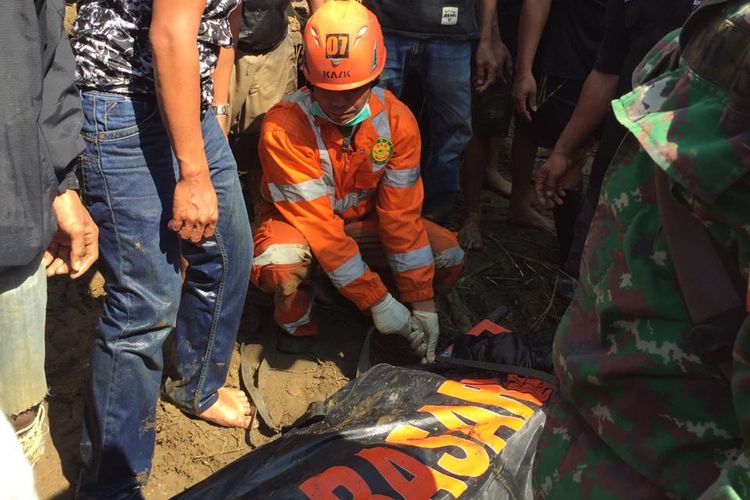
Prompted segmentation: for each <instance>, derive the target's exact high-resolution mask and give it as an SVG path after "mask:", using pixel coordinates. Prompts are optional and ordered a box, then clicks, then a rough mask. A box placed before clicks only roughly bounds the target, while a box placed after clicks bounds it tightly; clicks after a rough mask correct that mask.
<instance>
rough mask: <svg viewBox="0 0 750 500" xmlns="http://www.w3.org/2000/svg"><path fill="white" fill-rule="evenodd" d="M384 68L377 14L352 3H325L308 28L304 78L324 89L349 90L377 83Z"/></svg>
mask: <svg viewBox="0 0 750 500" xmlns="http://www.w3.org/2000/svg"><path fill="white" fill-rule="evenodd" d="M384 66H385V44H384V43H383V32H382V31H381V29H380V23H379V22H378V19H377V18H376V17H375V14H373V13H372V12H370V11H369V10H368V9H367V8H366V7H365V6H363V5H362V4H360V3H359V2H356V1H353V0H332V1H328V2H326V3H324V4H323V5H322V6H321V7H320V8H319V9H318V10H317V11H316V12H315V14H313V15H312V16H311V17H310V20H309V21H307V26H305V63H304V65H303V66H302V70H303V72H304V74H305V78H307V81H308V82H310V84H311V85H313V86H315V87H320V88H322V89H325V90H350V89H355V88H357V87H361V86H362V85H365V84H367V83H370V82H371V81H373V80H375V79H376V78H377V77H378V75H380V73H381V72H382V71H383V67H384Z"/></svg>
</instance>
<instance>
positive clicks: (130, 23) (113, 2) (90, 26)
mask: <svg viewBox="0 0 750 500" xmlns="http://www.w3.org/2000/svg"><path fill="white" fill-rule="evenodd" d="M151 2H152V0H81V1H79V2H78V16H77V17H76V21H75V23H74V24H73V38H72V39H71V41H72V45H73V51H74V53H75V56H76V84H77V85H78V87H79V88H85V89H92V90H100V91H106V92H115V93H120V94H128V95H132V94H154V93H155V89H154V56H153V54H152V53H151V43H150V42H149V38H148V34H149V27H150V25H151ZM238 3H239V0H207V1H206V7H205V9H204V10H203V16H202V17H201V22H200V26H199V28H198V39H197V40H196V46H197V50H198V54H199V63H200V75H201V100H202V102H203V107H204V108H207V107H208V106H209V105H210V104H211V101H212V100H213V89H214V87H213V81H212V80H211V75H212V74H213V71H214V68H216V63H217V62H218V59H219V49H220V48H221V47H229V46H230V45H231V43H232V34H231V32H230V30H229V19H228V16H229V13H230V12H231V11H232V9H234V7H235V6H236V5H237V4H238Z"/></svg>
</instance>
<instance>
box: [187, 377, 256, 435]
mask: <svg viewBox="0 0 750 500" xmlns="http://www.w3.org/2000/svg"><path fill="white" fill-rule="evenodd" d="M216 392H217V393H218V395H219V399H217V400H216V402H215V403H214V404H212V405H211V406H210V407H209V408H208V409H207V410H205V411H204V412H203V413H201V414H200V415H198V418H200V419H202V420H205V421H206V422H209V423H212V424H214V425H219V426H221V427H239V428H240V429H247V428H248V427H250V423H251V422H252V418H251V417H252V410H251V408H250V402H249V401H248V400H247V396H246V395H245V393H244V392H242V391H241V390H239V389H233V388H231V387H222V388H221V389H219V390H218V391H216Z"/></svg>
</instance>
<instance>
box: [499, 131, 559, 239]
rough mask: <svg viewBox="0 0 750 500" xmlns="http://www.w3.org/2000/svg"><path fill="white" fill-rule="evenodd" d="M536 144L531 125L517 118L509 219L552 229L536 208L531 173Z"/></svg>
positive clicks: (512, 160)
mask: <svg viewBox="0 0 750 500" xmlns="http://www.w3.org/2000/svg"><path fill="white" fill-rule="evenodd" d="M536 152H537V145H536V142H535V141H534V138H533V136H532V135H531V128H530V126H529V124H528V123H526V122H524V121H523V119H521V118H517V117H516V119H515V133H514V135H513V146H512V148H511V164H512V171H513V191H512V193H511V196H510V209H509V211H508V221H509V222H510V223H512V224H518V225H521V226H531V227H536V228H538V229H544V230H547V231H550V232H551V231H552V230H553V229H552V228H553V224H552V222H551V221H550V220H548V219H547V218H546V217H544V216H543V215H542V214H541V213H540V212H539V211H537V210H536V208H534V205H533V197H534V190H533V189H532V185H531V173H532V172H533V170H534V160H535V159H536Z"/></svg>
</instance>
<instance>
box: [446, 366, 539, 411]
mask: <svg viewBox="0 0 750 500" xmlns="http://www.w3.org/2000/svg"><path fill="white" fill-rule="evenodd" d="M508 378H511V379H517V378H519V377H518V376H517V375H512V374H511V375H508ZM520 378H523V377H520ZM526 380H528V381H529V383H530V384H533V385H536V384H539V383H540V382H541V380H537V379H526ZM459 383H461V384H464V385H469V386H472V387H477V386H478V387H481V388H483V389H487V390H488V391H492V392H497V393H498V394H502V395H505V396H511V397H513V398H515V399H520V400H521V401H528V402H529V403H533V404H535V405H538V406H542V404H543V402H542V401H540V400H539V398H537V397H536V395H535V394H533V393H531V392H525V391H516V390H513V389H508V387H506V386H507V381H506V382H505V383H503V385H498V383H497V379H496V378H478V379H471V378H465V379H463V380H461V382H459Z"/></svg>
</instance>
